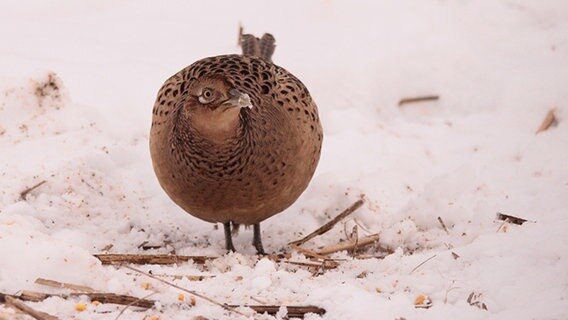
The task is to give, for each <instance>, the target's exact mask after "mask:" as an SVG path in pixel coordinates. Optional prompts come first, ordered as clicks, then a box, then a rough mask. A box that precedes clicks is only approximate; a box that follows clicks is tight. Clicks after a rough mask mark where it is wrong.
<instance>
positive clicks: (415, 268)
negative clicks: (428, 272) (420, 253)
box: [409, 255, 436, 274]
mask: <svg viewBox="0 0 568 320" xmlns="http://www.w3.org/2000/svg"><path fill="white" fill-rule="evenodd" d="M434 258H436V255H433V256H431V257H430V258H428V259H426V260H424V261H422V262H421V263H420V264H419V265H417V266H416V267H414V269H412V271H410V273H409V274H412V273H413V272H414V271H416V270H418V268H420V267H422V266H423V265H424V264H425V263H426V262H428V261H430V260H432V259H434Z"/></svg>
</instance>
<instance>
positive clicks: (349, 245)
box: [317, 233, 379, 255]
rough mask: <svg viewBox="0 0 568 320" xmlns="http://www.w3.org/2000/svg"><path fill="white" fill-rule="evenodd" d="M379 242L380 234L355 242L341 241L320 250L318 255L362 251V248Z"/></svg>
mask: <svg viewBox="0 0 568 320" xmlns="http://www.w3.org/2000/svg"><path fill="white" fill-rule="evenodd" d="M378 240H379V234H378V233H377V234H372V235H370V236H366V237H362V238H357V239H355V240H354V241H353V240H350V241H341V242H339V243H336V244H334V245H331V246H327V247H324V248H322V249H320V250H319V251H318V252H317V254H319V255H327V254H331V253H334V252H339V251H343V250H355V249H360V248H362V247H365V246H368V245H370V244H373V243H375V242H377V241H378Z"/></svg>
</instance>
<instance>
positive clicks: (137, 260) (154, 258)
mask: <svg viewBox="0 0 568 320" xmlns="http://www.w3.org/2000/svg"><path fill="white" fill-rule="evenodd" d="M94 256H95V258H97V259H99V260H100V261H101V262H102V263H103V264H111V265H122V264H125V263H131V264H176V263H182V262H187V261H189V260H192V261H193V262H194V263H197V264H204V263H205V262H207V261H208V260H212V259H216V258H217V257H206V256H178V255H171V254H148V255H141V254H111V253H109V254H95V255H94Z"/></svg>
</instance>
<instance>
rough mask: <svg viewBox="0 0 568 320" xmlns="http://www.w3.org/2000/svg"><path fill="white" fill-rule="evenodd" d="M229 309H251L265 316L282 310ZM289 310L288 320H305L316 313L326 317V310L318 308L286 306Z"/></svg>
mask: <svg viewBox="0 0 568 320" xmlns="http://www.w3.org/2000/svg"><path fill="white" fill-rule="evenodd" d="M229 307H232V308H239V307H246V308H251V309H252V310H254V311H256V312H257V313H260V314H263V313H265V312H266V313H268V314H269V315H275V314H276V313H278V311H279V310H280V307H281V306H237V305H231V306H229ZM285 307H286V309H287V310H288V318H304V316H305V315H306V313H315V314H317V315H320V316H321V315H324V314H325V312H326V311H325V309H323V308H320V307H316V306H285Z"/></svg>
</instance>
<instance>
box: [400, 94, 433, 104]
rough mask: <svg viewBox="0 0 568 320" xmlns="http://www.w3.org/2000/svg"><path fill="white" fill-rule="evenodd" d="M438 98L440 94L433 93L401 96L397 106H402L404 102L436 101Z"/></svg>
mask: <svg viewBox="0 0 568 320" xmlns="http://www.w3.org/2000/svg"><path fill="white" fill-rule="evenodd" d="M438 99H440V96H435V95H431V96H422V97H412V98H403V99H400V101H399V102H398V106H403V105H405V104H410V103H417V102H426V101H436V100H438Z"/></svg>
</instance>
